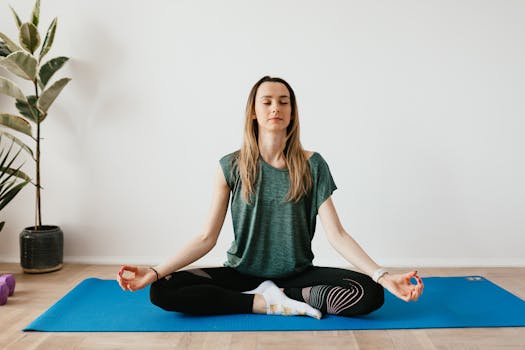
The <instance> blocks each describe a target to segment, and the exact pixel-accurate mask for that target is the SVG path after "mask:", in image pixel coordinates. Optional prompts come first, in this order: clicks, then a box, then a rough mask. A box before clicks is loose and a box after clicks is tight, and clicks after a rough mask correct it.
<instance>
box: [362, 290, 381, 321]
mask: <svg viewBox="0 0 525 350" xmlns="http://www.w3.org/2000/svg"><path fill="white" fill-rule="evenodd" d="M384 303H385V290H384V288H383V286H381V285H380V284H378V283H374V284H372V285H371V286H370V287H369V288H368V290H367V291H366V292H365V298H364V303H363V305H362V308H361V310H360V313H359V315H367V314H369V313H371V312H374V311H376V310H378V309H379V308H381V306H383V304H384Z"/></svg>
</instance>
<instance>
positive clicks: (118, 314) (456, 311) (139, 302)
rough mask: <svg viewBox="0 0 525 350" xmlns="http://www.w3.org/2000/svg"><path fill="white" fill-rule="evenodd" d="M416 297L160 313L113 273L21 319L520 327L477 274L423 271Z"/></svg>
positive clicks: (223, 325)
mask: <svg viewBox="0 0 525 350" xmlns="http://www.w3.org/2000/svg"><path fill="white" fill-rule="evenodd" d="M423 281H424V283H425V290H424V293H423V295H422V296H421V298H420V299H419V301H417V302H411V303H405V302H404V301H402V300H399V299H397V298H396V297H394V296H393V295H392V294H390V293H389V292H385V305H384V306H383V307H382V308H380V309H379V310H377V311H375V312H373V313H371V314H368V315H366V316H361V317H356V318H348V317H340V316H331V315H328V316H325V317H323V319H321V320H316V319H313V318H310V317H306V316H267V315H253V314H247V315H225V316H190V315H185V314H181V313H177V312H167V311H164V310H162V309H160V308H158V307H156V306H154V305H152V304H151V303H150V301H149V289H148V288H146V289H143V290H141V291H138V292H134V293H130V292H124V291H122V290H121V289H120V287H119V286H118V284H117V282H116V281H114V280H101V279H96V278H89V279H86V280H84V281H83V282H81V283H80V284H79V285H78V286H76V287H75V288H74V289H73V290H72V291H70V292H69V293H68V294H67V295H65V296H64V297H63V298H62V299H60V300H59V301H58V302H57V303H56V304H55V305H53V306H52V307H51V308H49V309H48V310H47V311H46V312H44V313H43V314H42V315H41V316H40V317H38V318H37V319H36V320H35V321H33V322H32V323H31V324H30V325H28V326H27V327H26V328H25V329H24V331H43V332H188V331H191V332H218V331H312V330H357V329H408V328H449V327H460V328H461V327H516V326H525V301H523V300H521V299H520V298H518V297H516V296H514V295H513V294H511V293H509V292H507V291H506V290H504V289H503V288H501V287H499V286H497V285H495V284H493V283H492V282H490V281H488V280H487V279H485V278H483V277H480V276H462V277H428V278H424V279H423Z"/></svg>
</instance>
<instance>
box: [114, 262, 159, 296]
mask: <svg viewBox="0 0 525 350" xmlns="http://www.w3.org/2000/svg"><path fill="white" fill-rule="evenodd" d="M155 280H156V276H155V272H153V270H151V269H147V268H144V267H137V266H127V265H125V266H122V267H121V268H120V270H119V272H118V274H117V281H118V284H119V285H120V288H122V289H123V290H129V291H131V292H134V291H136V290H139V289H142V288H144V287H146V286H147V285H149V284H151V283H153V282H155Z"/></svg>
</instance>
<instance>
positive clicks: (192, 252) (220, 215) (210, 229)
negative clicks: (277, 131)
mask: <svg viewBox="0 0 525 350" xmlns="http://www.w3.org/2000/svg"><path fill="white" fill-rule="evenodd" d="M229 199H230V188H229V187H228V184H227V183H226V179H225V177H224V174H223V172H222V169H221V167H220V165H219V166H218V167H217V171H216V175H215V185H214V194H213V199H212V204H211V208H210V212H209V215H208V219H207V221H206V224H205V226H204V230H203V233H202V234H200V235H198V236H197V237H195V238H194V239H193V240H192V241H190V242H189V243H188V244H187V245H186V246H185V247H184V248H182V249H181V250H180V252H179V253H178V254H177V255H175V256H174V257H172V258H171V259H169V260H167V261H166V262H164V263H162V264H160V265H158V266H156V267H155V270H157V272H158V273H159V278H162V277H163V276H166V275H169V274H170V273H172V272H174V271H177V270H180V269H182V268H184V267H186V266H188V265H190V264H192V263H194V262H195V261H197V260H199V259H200V258H202V257H203V256H205V255H206V254H208V252H210V251H211V250H212V249H213V247H215V244H216V243H217V239H218V238H219V234H220V232H221V228H222V224H223V223H224V219H225V217H226V213H227V211H228V202H229ZM155 277H156V276H155Z"/></svg>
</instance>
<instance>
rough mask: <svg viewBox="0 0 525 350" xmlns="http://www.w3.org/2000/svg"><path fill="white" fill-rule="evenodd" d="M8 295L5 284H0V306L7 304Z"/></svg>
mask: <svg viewBox="0 0 525 350" xmlns="http://www.w3.org/2000/svg"><path fill="white" fill-rule="evenodd" d="M8 295H9V287H8V286H7V284H6V283H5V282H0V305H4V304H5V303H7V296H8Z"/></svg>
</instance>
